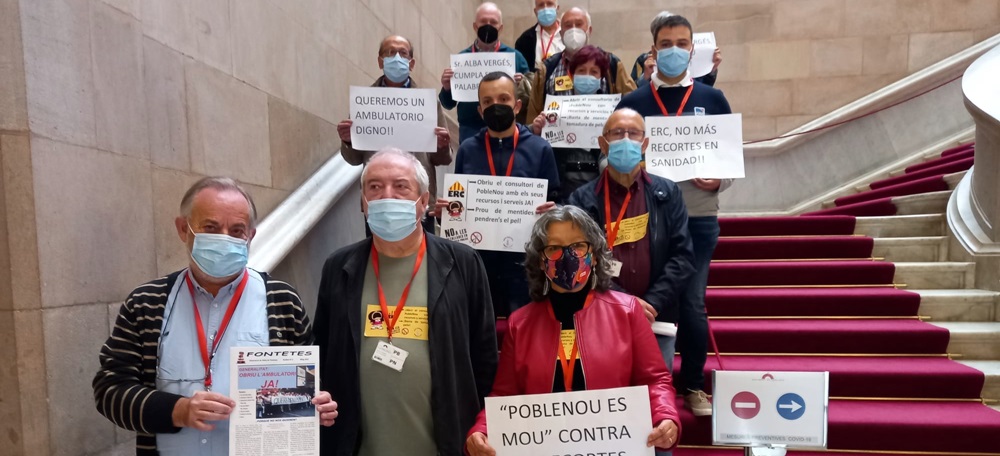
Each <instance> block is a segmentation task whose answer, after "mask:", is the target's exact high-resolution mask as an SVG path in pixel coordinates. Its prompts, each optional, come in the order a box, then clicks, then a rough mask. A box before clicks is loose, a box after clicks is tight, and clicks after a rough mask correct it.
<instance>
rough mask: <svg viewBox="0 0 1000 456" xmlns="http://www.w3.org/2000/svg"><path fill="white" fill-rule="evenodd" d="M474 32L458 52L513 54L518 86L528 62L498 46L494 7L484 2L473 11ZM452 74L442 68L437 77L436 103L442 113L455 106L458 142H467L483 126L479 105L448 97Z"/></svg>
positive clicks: (498, 17)
mask: <svg viewBox="0 0 1000 456" xmlns="http://www.w3.org/2000/svg"><path fill="white" fill-rule="evenodd" d="M472 29H473V30H475V32H476V41H475V42H474V43H472V46H469V47H467V48H465V49H463V50H461V51H460V52H459V54H465V53H468V52H512V53H514V72H515V74H514V81H515V83H520V82H521V79H522V78H523V75H524V73H527V72H528V70H529V67H528V61H527V60H525V59H524V55H522V54H521V53H520V52H518V51H517V50H516V49H514V48H512V47H510V46H507V45H506V44H503V43H501V42H500V32H502V31H503V13H502V12H501V11H500V8H499V7H497V5H496V4H495V3H491V2H486V3H483V4H482V5H479V8H478V9H476V20H475V22H473V23H472ZM454 74H455V72H454V70H452V69H451V68H445V69H444V73H442V74H441V93H439V94H438V101H440V102H441V107H442V108H444V109H448V110H451V109H455V107H456V106H458V141H459V143H461V142H463V141H465V140H466V139H469V138H471V137H472V136H473V135H475V134H476V133H479V130H482V128H483V127H485V126H486V124H485V123H484V122H483V118H482V117H480V114H479V104H478V103H472V102H462V103H459V102H456V101H455V99H453V98H452V97H451V77H452V76H453V75H454Z"/></svg>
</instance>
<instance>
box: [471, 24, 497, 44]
mask: <svg viewBox="0 0 1000 456" xmlns="http://www.w3.org/2000/svg"><path fill="white" fill-rule="evenodd" d="M476 36H477V37H478V38H479V42H480V43H483V44H493V43H496V41H497V40H498V39H500V30H497V28H496V27H494V26H492V25H489V24H486V25H482V26H480V27H479V30H476Z"/></svg>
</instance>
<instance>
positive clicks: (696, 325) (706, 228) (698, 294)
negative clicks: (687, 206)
mask: <svg viewBox="0 0 1000 456" xmlns="http://www.w3.org/2000/svg"><path fill="white" fill-rule="evenodd" d="M688 231H689V232H690V233H691V242H692V243H693V244H694V269H695V273H694V275H693V276H692V277H691V280H690V282H688V286H687V288H686V289H685V290H684V294H683V296H681V301H680V318H679V321H678V322H677V346H678V350H679V351H680V354H681V360H682V361H683V362H682V363H681V385H682V386H683V388H687V389H689V390H700V389H703V388H704V387H705V374H704V370H705V358H706V357H707V356H708V355H707V354H708V314H707V313H706V312H705V287H706V286H707V285H708V266H709V264H711V262H712V253H713V252H715V245H716V244H718V242H719V218H718V217H691V218H689V219H688Z"/></svg>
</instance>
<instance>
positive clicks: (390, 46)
mask: <svg viewBox="0 0 1000 456" xmlns="http://www.w3.org/2000/svg"><path fill="white" fill-rule="evenodd" d="M404 51H405V52H404ZM397 52H398V53H400V54H402V55H403V56H404V57H406V58H410V57H411V56H413V43H410V40H408V39H406V37H404V36H402V35H389V36H387V37H385V38H383V39H382V42H381V43H379V45H378V55H379V57H389V56H393V55H396V53H397Z"/></svg>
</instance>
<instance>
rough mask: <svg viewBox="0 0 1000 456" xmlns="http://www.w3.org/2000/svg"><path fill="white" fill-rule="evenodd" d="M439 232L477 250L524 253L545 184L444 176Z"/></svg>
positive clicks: (521, 180)
mask: <svg viewBox="0 0 1000 456" xmlns="http://www.w3.org/2000/svg"><path fill="white" fill-rule="evenodd" d="M444 179H445V183H446V184H447V185H448V186H449V187H448V188H447V192H446V195H447V197H446V198H445V199H447V200H448V207H447V208H445V209H444V210H442V214H441V233H442V234H443V236H444V238H445V239H448V240H450V241H455V242H461V243H462V244H466V245H470V246H472V247H473V248H475V249H477V250H498V251H503V252H521V253H523V252H524V245H525V244H526V243H527V242H528V240H529V239H530V238H531V227H532V225H534V224H535V220H537V219H538V215H536V214H535V208H537V207H538V206H540V205H541V204H542V203H544V202H545V200H546V196H547V195H548V189H549V181H547V180H545V179H528V178H524V177H504V176H475V175H468V174H447V175H445V178H444Z"/></svg>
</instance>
